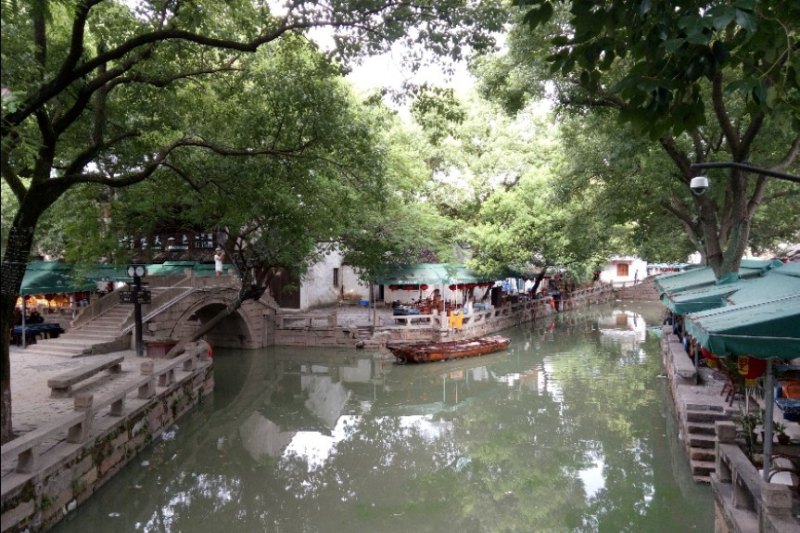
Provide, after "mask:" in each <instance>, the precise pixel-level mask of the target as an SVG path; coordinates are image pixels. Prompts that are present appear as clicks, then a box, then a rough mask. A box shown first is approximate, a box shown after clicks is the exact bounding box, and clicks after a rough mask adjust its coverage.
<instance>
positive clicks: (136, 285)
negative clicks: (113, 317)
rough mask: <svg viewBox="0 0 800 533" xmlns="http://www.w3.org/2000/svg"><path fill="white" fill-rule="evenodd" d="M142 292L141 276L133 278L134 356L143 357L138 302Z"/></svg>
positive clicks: (140, 317) (140, 310)
mask: <svg viewBox="0 0 800 533" xmlns="http://www.w3.org/2000/svg"><path fill="white" fill-rule="evenodd" d="M141 291H142V278H141V276H136V275H134V276H133V302H134V304H133V320H134V323H135V325H136V355H138V356H139V357H142V356H143V355H144V343H143V342H142V304H141V303H140V302H139V294H140V293H141Z"/></svg>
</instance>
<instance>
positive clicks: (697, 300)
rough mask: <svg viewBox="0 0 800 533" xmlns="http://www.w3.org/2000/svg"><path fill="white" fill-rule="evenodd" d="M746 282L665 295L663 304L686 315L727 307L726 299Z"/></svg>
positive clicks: (662, 298) (674, 311)
mask: <svg viewBox="0 0 800 533" xmlns="http://www.w3.org/2000/svg"><path fill="white" fill-rule="evenodd" d="M744 283H746V282H745V281H742V280H740V281H737V282H734V283H725V284H723V285H711V286H709V287H702V288H699V289H692V290H686V291H682V292H678V293H674V294H669V293H664V294H662V295H661V302H662V303H663V304H664V305H666V306H667V307H668V308H669V309H670V310H671V311H672V312H673V313H677V314H679V315H685V314H686V313H696V312H698V311H705V310H706V309H716V308H717V307H722V306H724V305H725V301H726V300H725V299H726V298H727V297H728V296H730V295H731V294H733V293H735V292H736V291H737V290H739V289H741V288H742V286H743V285H744Z"/></svg>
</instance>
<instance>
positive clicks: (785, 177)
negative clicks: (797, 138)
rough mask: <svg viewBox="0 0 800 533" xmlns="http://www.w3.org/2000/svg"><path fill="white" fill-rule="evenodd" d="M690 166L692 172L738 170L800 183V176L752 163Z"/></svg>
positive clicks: (728, 162) (715, 163)
mask: <svg viewBox="0 0 800 533" xmlns="http://www.w3.org/2000/svg"><path fill="white" fill-rule="evenodd" d="M690 166H691V168H692V170H702V169H706V168H738V169H739V170H744V171H745V172H753V173H755V174H762V175H764V176H770V177H772V178H778V179H782V180H787V181H793V182H795V183H800V176H793V175H792V174H787V173H785V172H779V171H777V170H769V169H767V168H761V167H757V166H755V165H751V164H750V163H738V162H735V161H716V162H709V163H692V164H691V165H690Z"/></svg>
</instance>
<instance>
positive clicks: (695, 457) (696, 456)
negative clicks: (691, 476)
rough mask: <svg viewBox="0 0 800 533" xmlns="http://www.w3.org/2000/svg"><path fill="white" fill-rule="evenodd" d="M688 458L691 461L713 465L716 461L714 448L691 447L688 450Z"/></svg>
mask: <svg viewBox="0 0 800 533" xmlns="http://www.w3.org/2000/svg"><path fill="white" fill-rule="evenodd" d="M689 458H690V459H691V460H692V461H710V462H712V463H713V462H715V461H716V460H717V454H716V451H715V450H714V448H701V447H697V446H692V447H690V448H689Z"/></svg>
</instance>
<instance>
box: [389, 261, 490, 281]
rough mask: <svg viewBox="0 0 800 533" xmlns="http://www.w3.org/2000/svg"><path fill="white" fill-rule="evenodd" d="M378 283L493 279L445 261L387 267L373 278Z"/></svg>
mask: <svg viewBox="0 0 800 533" xmlns="http://www.w3.org/2000/svg"><path fill="white" fill-rule="evenodd" d="M375 281H376V283H378V284H379V285H421V284H423V283H424V284H427V285H449V284H452V283H480V282H484V281H495V280H494V279H492V278H487V277H485V276H481V275H479V274H478V273H476V272H473V271H472V270H469V269H468V268H467V267H465V266H464V265H459V264H446V263H419V264H416V265H403V266H399V267H393V268H391V269H389V270H388V271H387V272H386V274H384V275H383V276H378V277H377V279H376V280H375Z"/></svg>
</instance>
